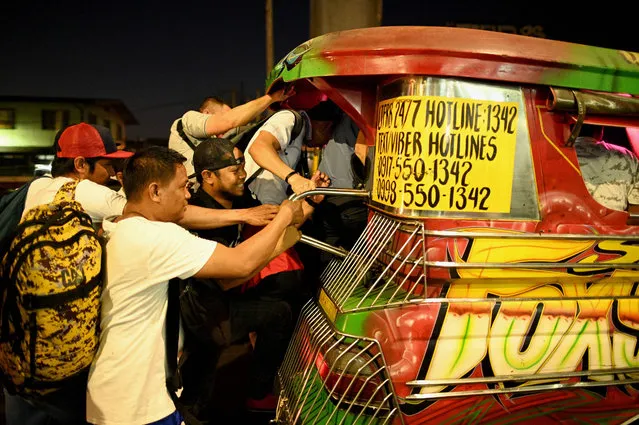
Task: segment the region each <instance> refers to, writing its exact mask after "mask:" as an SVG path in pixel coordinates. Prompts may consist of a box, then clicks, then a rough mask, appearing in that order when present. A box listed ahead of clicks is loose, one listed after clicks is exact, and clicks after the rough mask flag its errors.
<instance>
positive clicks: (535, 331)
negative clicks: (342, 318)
mask: <svg viewBox="0 0 639 425" xmlns="http://www.w3.org/2000/svg"><path fill="white" fill-rule="evenodd" d="M464 230H469V231H472V232H480V231H482V230H481V229H464ZM494 231H495V229H491V232H494ZM505 233H506V232H505ZM447 250H448V253H449V256H450V257H451V258H454V260H455V261H457V262H462V263H463V262H467V263H486V262H488V263H495V262H497V263H513V262H525V261H527V260H526V259H534V262H535V263H544V262H566V268H565V269H563V270H561V269H546V270H544V269H537V270H536V272H535V273H534V274H533V273H532V270H525V273H526V274H527V276H528V278H527V279H519V277H521V276H520V275H519V274H518V273H522V271H521V270H520V269H519V270H518V269H507V268H502V269H499V268H496V269H490V268H484V269H466V268H458V269H457V270H456V272H457V273H458V275H459V277H460V279H458V280H455V281H453V282H452V283H450V285H449V288H448V291H447V292H446V297H447V298H448V299H449V300H450V304H449V305H448V308H447V310H446V311H445V314H443V315H442V316H441V318H442V319H441V323H440V324H439V325H440V326H441V332H440V333H439V335H440V337H439V338H438V340H437V342H436V343H435V345H434V349H433V350H432V353H428V354H427V355H426V356H425V358H424V365H423V366H422V368H421V369H420V370H421V371H422V372H421V373H422V374H423V376H420V377H419V379H454V378H461V377H463V376H467V375H468V374H469V373H471V372H472V371H473V370H475V369H476V368H477V367H478V366H481V367H482V372H483V376H513V375H515V376H516V375H526V376H528V375H536V374H549V373H557V372H573V371H578V370H598V369H611V368H615V369H624V368H632V367H639V353H638V351H639V300H637V299H633V298H632V297H634V296H636V295H637V294H638V293H639V282H635V280H636V272H634V273H635V276H632V275H630V274H629V273H632V272H630V271H624V270H617V271H615V272H614V273H612V272H611V269H612V268H611V269H607V271H602V268H592V269H583V268H575V267H573V268H571V267H570V265H571V264H574V263H582V264H583V263H588V264H590V263H595V262H597V263H609V264H611V265H614V264H619V263H626V264H627V263H639V246H637V245H635V244H634V243H633V242H631V241H621V240H603V241H593V240H590V241H587V240H584V241H579V240H572V241H570V240H568V241H559V240H558V241H548V240H531V239H528V240H526V241H525V243H523V241H522V240H517V239H507V238H504V239H494V238H490V239H489V238H474V239H465V240H464V239H462V238H460V239H457V240H451V241H450V243H449V245H448V248H447ZM610 275H612V276H610ZM531 276H533V277H531ZM455 299H459V300H460V301H459V302H456V301H455ZM464 299H467V300H475V299H478V300H480V301H473V302H471V301H464ZM491 299H494V300H491ZM497 299H499V300H497ZM481 300H486V301H481ZM630 378H632V379H635V378H636V379H639V374H637V376H630ZM581 379H583V380H593V381H597V380H600V381H609V380H612V379H613V376H612V375H597V376H591V377H588V378H586V377H583V378H581ZM525 384H526V383H525V382H522V383H520V384H519V385H525ZM444 389H445V388H444V387H424V388H422V389H421V390H420V391H421V392H424V393H426V392H439V391H442V390H444Z"/></svg>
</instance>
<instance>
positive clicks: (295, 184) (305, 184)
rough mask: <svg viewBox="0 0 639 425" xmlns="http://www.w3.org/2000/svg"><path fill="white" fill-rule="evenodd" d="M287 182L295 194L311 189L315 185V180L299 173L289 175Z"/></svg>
mask: <svg viewBox="0 0 639 425" xmlns="http://www.w3.org/2000/svg"><path fill="white" fill-rule="evenodd" d="M288 184H290V185H291V189H293V192H295V193H296V194H300V193H302V192H306V191H308V190H313V189H315V187H316V186H315V182H313V181H312V180H309V179H307V178H304V177H302V176H300V175H299V174H293V175H292V176H291V177H289V179H288Z"/></svg>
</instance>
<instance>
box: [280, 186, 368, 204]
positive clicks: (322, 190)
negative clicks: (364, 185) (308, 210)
mask: <svg viewBox="0 0 639 425" xmlns="http://www.w3.org/2000/svg"><path fill="white" fill-rule="evenodd" d="M315 195H326V196H356V197H359V198H369V197H370V192H369V191H367V190H359V189H339V188H335V187H318V188H317V189H313V190H307V191H306V192H302V193H294V194H292V195H291V196H289V198H288V199H289V200H290V201H299V200H300V199H304V198H307V197H309V196H315Z"/></svg>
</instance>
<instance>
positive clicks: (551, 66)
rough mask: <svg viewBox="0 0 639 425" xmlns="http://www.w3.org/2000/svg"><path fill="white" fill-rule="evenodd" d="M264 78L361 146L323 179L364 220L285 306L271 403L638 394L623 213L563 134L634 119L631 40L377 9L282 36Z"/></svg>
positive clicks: (587, 401)
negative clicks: (358, 18) (336, 122)
mask: <svg viewBox="0 0 639 425" xmlns="http://www.w3.org/2000/svg"><path fill="white" fill-rule="evenodd" d="M282 84H293V85H294V86H295V90H296V93H297V95H296V96H295V97H294V98H291V99H290V102H289V106H291V107H295V108H302V109H303V108H307V107H310V106H312V104H313V102H314V101H316V100H317V98H318V94H321V95H322V96H326V97H327V98H329V99H331V100H332V101H334V102H335V103H336V104H337V105H338V106H339V107H340V108H341V109H342V110H343V111H344V112H346V113H347V114H348V115H349V116H350V117H351V118H352V119H353V120H354V121H355V122H356V123H357V125H358V126H359V128H360V130H361V131H362V132H363V133H364V135H365V136H366V139H367V141H368V144H369V145H370V147H369V149H370V151H371V154H372V157H373V158H374V166H373V167H372V171H371V175H370V178H369V183H370V186H369V188H368V190H366V191H348V190H345V191H340V190H334V191H333V192H332V193H331V194H333V195H335V196H337V195H339V194H340V193H342V194H343V193H348V194H350V195H352V194H353V193H358V194H359V195H361V196H365V197H367V198H368V199H369V200H368V205H369V220H368V225H367V227H366V230H365V231H364V233H363V234H362V235H361V237H360V239H359V240H358V242H357V243H356V245H355V246H354V247H353V248H352V249H351V250H350V251H349V252H345V251H344V250H341V249H340V248H339V247H333V248H332V249H333V251H334V252H335V253H336V254H338V255H337V256H336V258H335V260H334V261H333V262H332V263H331V264H330V265H329V266H328V267H327V269H326V270H325V271H324V272H323V275H322V277H321V280H322V287H321V289H320V291H319V293H318V294H317V297H316V298H315V299H314V300H312V301H310V302H309V303H308V304H307V305H306V306H305V308H304V310H303V312H302V315H301V317H300V319H299V321H298V323H297V328H296V331H295V334H294V336H293V339H292V341H291V343H290V346H289V348H288V352H287V354H286V358H285V360H284V362H283V364H282V366H281V368H280V370H279V374H278V381H279V387H280V402H279V407H278V410H277V413H276V418H275V422H276V423H282V424H462V423H463V424H470V423H482V424H484V423H486V424H488V423H490V424H506V423H529V424H551V423H552V424H555V423H560V424H621V423H630V421H631V420H632V418H633V417H635V416H636V415H638V414H639V340H638V338H639V298H638V297H637V293H638V291H639V270H638V269H639V226H637V225H636V224H637V223H639V221H638V220H636V219H637V217H636V216H635V215H634V214H631V213H628V212H626V211H616V210H611V209H608V208H606V207H605V206H603V205H600V204H599V203H597V202H596V201H595V200H594V199H593V198H592V197H591V196H590V194H589V192H588V191H587V189H586V186H585V183H584V181H583V178H582V176H581V171H580V168H579V162H578V160H577V156H576V153H575V149H574V147H573V142H574V140H575V138H576V137H577V136H578V135H579V130H580V127H581V126H582V124H583V123H596V124H601V125H605V126H615V127H626V128H629V129H631V130H632V127H639V99H637V95H639V54H637V53H633V52H626V51H618V50H612V49H604V48H599V47H591V46H585V45H578V44H571V43H566V42H559V41H553V40H546V39H537V38H531V37H524V36H517V35H511V34H502V33H495V32H487V31H480V30H470V29H462V28H438V27H379V28H369V29H359V30H351V31H343V32H338V33H331V34H327V35H324V36H321V37H318V38H315V39H312V40H310V41H308V42H306V43H304V44H302V45H301V46H298V47H297V48H296V49H294V50H293V51H292V52H291V53H289V54H288V55H287V56H286V57H285V58H284V59H283V60H282V61H281V62H279V63H278V64H277V66H276V67H275V68H274V69H273V71H272V73H271V74H270V76H269V78H268V81H267V87H268V88H269V89H270V90H272V89H274V88H277V87H280V86H281V85H282ZM314 99H315V100H314ZM629 131H630V130H629ZM330 192H331V191H330V190H329V191H327V193H330ZM306 195H308V193H307V194H306ZM302 196H304V195H302ZM307 242H308V240H307ZM315 242H317V241H315ZM309 243H313V242H312V241H311V242H309ZM317 243H318V245H317V246H321V244H320V243H319V242H317ZM326 249H331V248H326ZM340 254H341V255H340Z"/></svg>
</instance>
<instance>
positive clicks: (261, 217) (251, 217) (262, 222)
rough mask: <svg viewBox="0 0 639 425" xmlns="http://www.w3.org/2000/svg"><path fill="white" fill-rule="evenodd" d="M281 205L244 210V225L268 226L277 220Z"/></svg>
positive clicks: (266, 205) (267, 205)
mask: <svg viewBox="0 0 639 425" xmlns="http://www.w3.org/2000/svg"><path fill="white" fill-rule="evenodd" d="M279 209H280V207H279V205H269V204H265V205H260V206H259V207H253V208H247V209H245V210H244V220H243V221H244V223H246V224H248V225H251V226H258V227H261V226H266V225H267V224H269V223H270V222H271V220H273V219H274V218H275V216H276V215H277V212H278V211H279Z"/></svg>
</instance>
